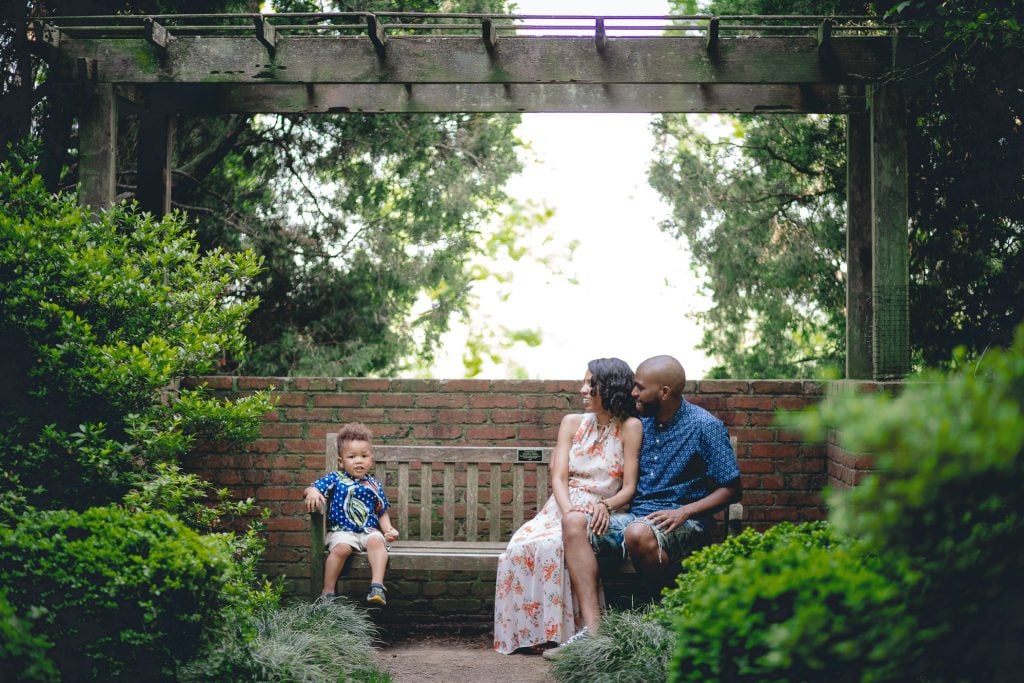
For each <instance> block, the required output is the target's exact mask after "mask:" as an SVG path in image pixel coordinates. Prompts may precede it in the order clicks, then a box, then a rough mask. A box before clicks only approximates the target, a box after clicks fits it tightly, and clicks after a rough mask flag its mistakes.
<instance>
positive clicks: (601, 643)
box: [551, 610, 674, 683]
mask: <svg viewBox="0 0 1024 683" xmlns="http://www.w3.org/2000/svg"><path fill="white" fill-rule="evenodd" d="M673 640H674V636H673V634H672V632H671V631H670V630H669V629H667V628H665V627H664V626H662V625H661V624H659V623H658V622H656V621H654V620H651V619H649V618H647V616H646V615H645V614H643V613H642V612H620V611H615V610H612V611H609V612H608V613H607V614H606V615H605V616H604V617H603V618H602V620H601V630H600V631H599V632H598V633H595V634H594V635H593V636H591V637H590V638H587V639H586V640H581V641H579V643H578V644H573V646H572V647H571V648H567V649H566V652H565V654H564V655H562V656H561V657H559V658H558V659H556V660H555V661H554V662H553V663H552V664H551V674H552V675H553V676H554V677H555V678H556V679H557V680H559V681H562V682H563V683H589V682H590V681H595V682H597V681H609V682H610V681H616V682H617V683H630V682H635V683H646V682H647V681H662V680H665V672H666V670H667V666H668V662H669V658H670V657H671V654H672V644H673Z"/></svg>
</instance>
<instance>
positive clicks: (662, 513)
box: [647, 505, 690, 534]
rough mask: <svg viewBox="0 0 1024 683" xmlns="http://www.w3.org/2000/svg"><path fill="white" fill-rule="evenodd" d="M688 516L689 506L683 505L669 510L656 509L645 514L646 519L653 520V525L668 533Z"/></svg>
mask: <svg viewBox="0 0 1024 683" xmlns="http://www.w3.org/2000/svg"><path fill="white" fill-rule="evenodd" d="M689 518H690V508H689V507H688V506H686V505H684V506H683V507H681V508H673V509H671V510H658V511H657V512H652V513H651V514H649V515H647V519H649V520H651V521H652V522H654V525H655V526H656V527H658V529H659V530H660V531H661V532H663V533H666V534H667V533H669V532H671V531H674V530H675V529H677V528H679V526H680V525H682V523H683V522H685V521H686V520H688V519H689Z"/></svg>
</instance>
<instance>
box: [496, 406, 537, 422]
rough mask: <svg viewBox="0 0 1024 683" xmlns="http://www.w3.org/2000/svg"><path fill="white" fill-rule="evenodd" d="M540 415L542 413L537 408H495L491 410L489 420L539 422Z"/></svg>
mask: <svg viewBox="0 0 1024 683" xmlns="http://www.w3.org/2000/svg"><path fill="white" fill-rule="evenodd" d="M542 415H544V413H542V412H540V411H538V410H505V409H496V410H492V411H491V421H492V422H494V423H495V424H509V423H514V424H522V423H532V424H537V423H540V422H541V416H542Z"/></svg>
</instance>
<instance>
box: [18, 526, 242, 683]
mask: <svg viewBox="0 0 1024 683" xmlns="http://www.w3.org/2000/svg"><path fill="white" fill-rule="evenodd" d="M230 548H231V546H230V544H229V542H228V537H226V536H225V537H221V536H216V535H205V536H203V535H200V534H198V533H196V532H194V531H192V530H191V529H189V528H187V527H186V526H185V525H183V524H181V523H180V522H178V521H177V520H175V519H174V517H172V516H171V515H169V514H168V513H166V512H161V511H154V512H140V513H132V512H128V511H126V510H124V509H122V508H119V507H100V508H91V509H89V510H86V511H84V512H81V513H78V512H74V511H68V510H57V511H47V512H33V513H29V514H28V515H26V517H25V518H24V519H22V520H21V523H20V524H18V526H17V527H16V528H7V527H0V575H3V576H4V582H5V585H6V588H7V595H8V600H9V602H10V605H11V606H12V608H13V610H12V611H13V612H14V613H15V614H17V615H19V616H20V617H25V616H30V617H31V619H32V622H31V629H32V634H31V639H28V640H26V641H25V642H26V644H28V645H32V644H33V643H35V644H36V645H38V644H40V643H43V642H45V641H48V642H49V650H48V652H47V657H48V659H49V660H50V662H53V663H54V664H55V665H56V666H57V667H58V668H59V671H60V677H61V679H62V680H109V679H115V678H126V677H132V678H135V679H137V680H161V679H168V678H171V677H173V675H174V672H175V669H176V667H177V666H178V665H179V664H180V663H181V662H183V661H185V660H187V659H189V658H190V657H192V656H193V655H194V654H195V653H196V651H197V649H198V647H199V645H200V641H201V635H202V632H203V629H204V627H205V626H206V624H204V615H212V614H216V607H217V604H216V603H217V600H218V596H219V594H220V592H221V590H222V587H223V584H224V581H225V580H226V578H227V577H229V576H230V570H231V565H232V555H231V550H230ZM32 639H35V640H32ZM36 645H33V647H36ZM33 652H38V648H37V649H35V650H30V651H29V654H32V653H33ZM38 670H39V672H40V673H39V675H38V676H36V678H37V680H46V679H47V676H46V675H45V674H46V667H45V666H40V667H38Z"/></svg>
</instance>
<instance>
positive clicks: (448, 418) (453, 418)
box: [437, 410, 487, 425]
mask: <svg viewBox="0 0 1024 683" xmlns="http://www.w3.org/2000/svg"><path fill="white" fill-rule="evenodd" d="M437 419H438V422H441V423H442V424H457V425H472V424H481V423H483V422H487V411H485V410H439V411H438V413H437Z"/></svg>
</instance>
